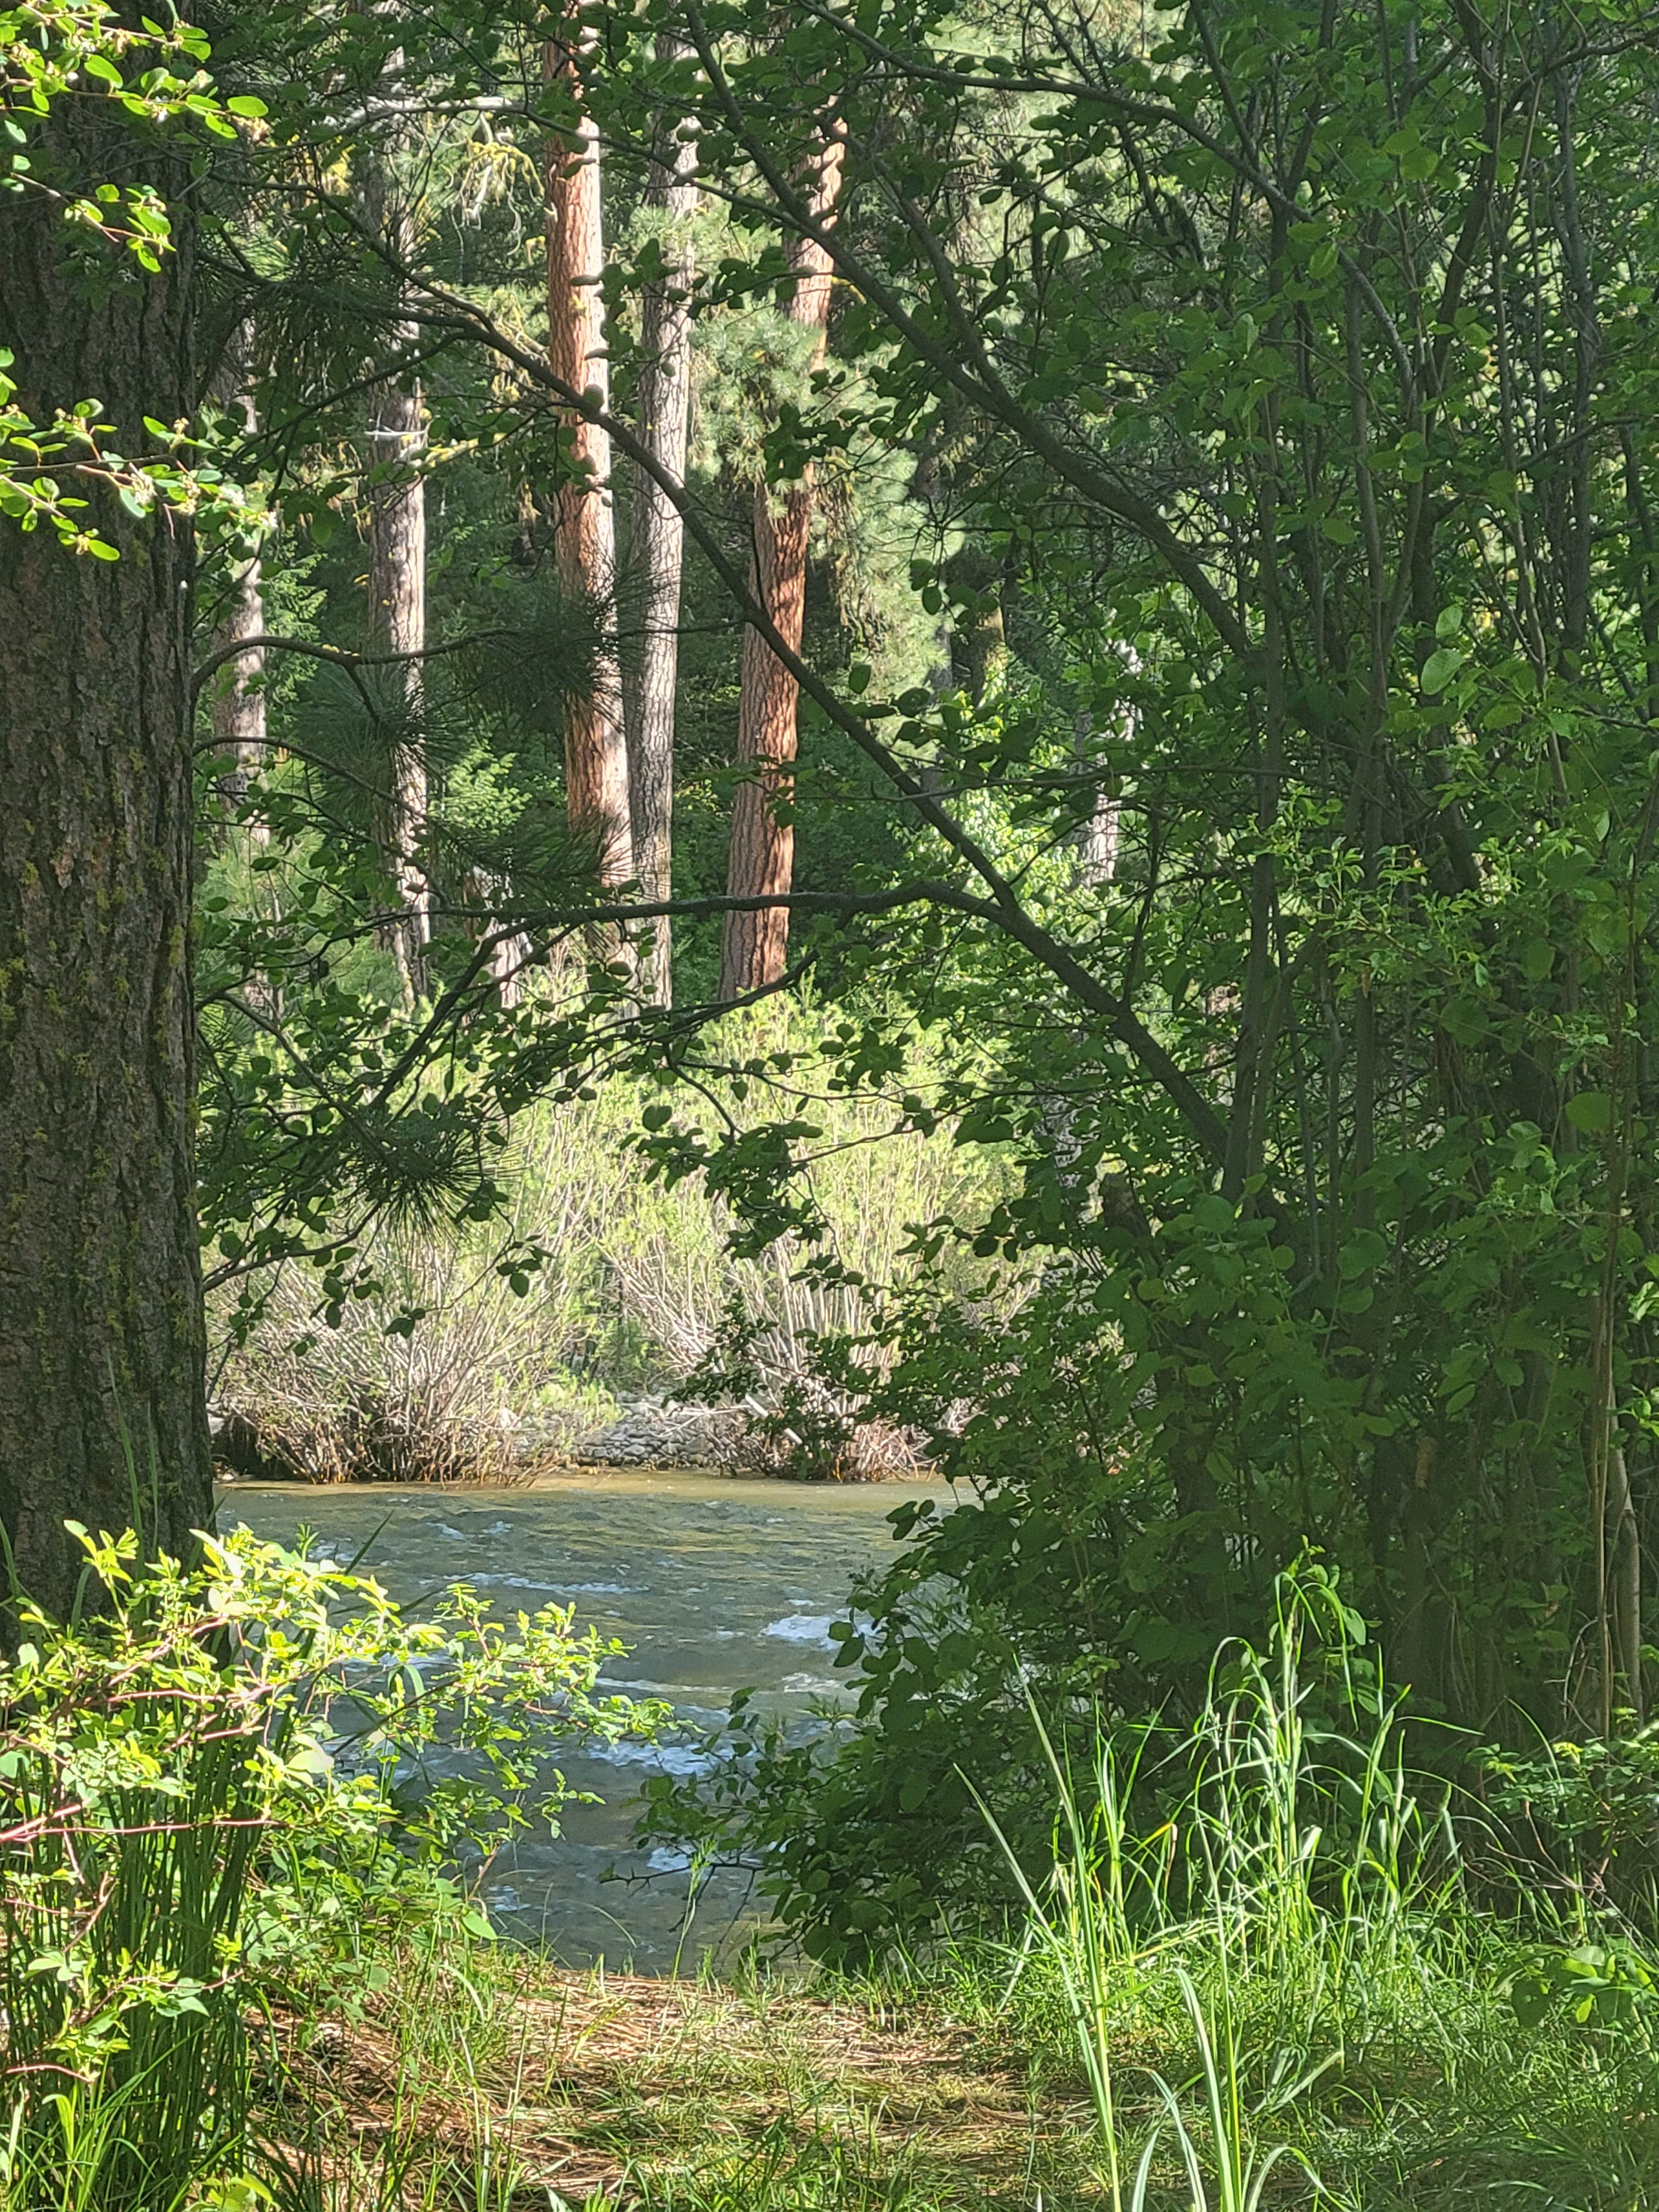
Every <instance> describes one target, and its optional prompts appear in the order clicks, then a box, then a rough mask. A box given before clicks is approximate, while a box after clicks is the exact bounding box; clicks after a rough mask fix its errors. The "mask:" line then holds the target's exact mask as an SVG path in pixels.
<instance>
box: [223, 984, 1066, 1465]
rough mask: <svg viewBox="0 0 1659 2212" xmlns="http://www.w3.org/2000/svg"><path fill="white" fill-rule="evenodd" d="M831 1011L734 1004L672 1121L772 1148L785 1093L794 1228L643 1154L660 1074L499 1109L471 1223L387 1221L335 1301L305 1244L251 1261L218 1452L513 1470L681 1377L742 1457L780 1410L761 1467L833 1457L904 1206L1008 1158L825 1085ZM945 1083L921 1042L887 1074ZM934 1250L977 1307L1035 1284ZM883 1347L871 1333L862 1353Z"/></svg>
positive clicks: (712, 1139)
mask: <svg viewBox="0 0 1659 2212" xmlns="http://www.w3.org/2000/svg"><path fill="white" fill-rule="evenodd" d="M834 1028H835V1023H834V1017H833V1016H832V1015H831V1014H829V1013H828V1012H824V1011H823V1010H822V1009H820V1008H817V1007H815V1006H811V1005H808V1006H793V1005H789V1004H787V1003H785V1004H783V1005H781V1006H775V1007H773V1008H770V1009H768V1010H766V1011H764V1012H760V1011H757V1012H752V1013H749V1014H733V1015H731V1016H728V1017H727V1018H726V1020H725V1021H724V1022H723V1023H722V1024H720V1025H719V1027H718V1028H717V1029H716V1030H715V1031H714V1033H713V1035H712V1036H708V1038H707V1039H706V1040H705V1041H704V1042H703V1044H702V1048H700V1052H699V1054H698V1055H697V1058H696V1060H692V1061H690V1063H689V1064H687V1065H684V1066H683V1069H682V1075H683V1077H684V1078H685V1079H695V1080H696V1085H697V1088H696V1091H693V1092H690V1094H689V1097H677V1100H676V1127H677V1133H678V1134H679V1136H680V1137H681V1139H683V1140H684V1141H687V1142H696V1143H697V1144H700V1145H706V1146H711V1147H712V1146H715V1145H716V1144H720V1143H721V1142H728V1141H732V1140H736V1141H738V1142H741V1140H742V1139H743V1136H744V1133H745V1132H748V1133H750V1142H751V1144H752V1143H756V1142H758V1143H759V1144H761V1145H770V1144H771V1143H772V1142H773V1141H774V1136H773V1133H774V1131H775V1126H776V1122H777V1120H778V1117H779V1115H780V1114H782V1115H784V1116H785V1117H786V1118H787V1120H788V1121H790V1123H791V1125H792V1127H793V1133H794V1144H795V1157H794V1158H793V1163H792V1165H793V1171H794V1173H795V1175H796V1176H798V1178H799V1189H800V1191H801V1193H802V1195H803V1196H804V1198H805V1200H806V1202H807V1204H808V1206H810V1208H811V1217H812V1218H811V1230H812V1232H813V1241H812V1242H811V1243H805V1242H804V1241H803V1240H802V1239H801V1238H800V1237H799V1236H798V1235H796V1234H793V1233H792V1232H788V1231H786V1232H785V1233H784V1234H783V1235H782V1236H780V1237H771V1238H769V1239H765V1240H757V1239H754V1238H752V1237H750V1238H749V1239H747V1240H745V1239H744V1237H742V1235H741V1233H740V1227H741V1225H740V1224H739V1222H738V1219H737V1218H735V1217H734V1215H733V1212H732V1207H731V1206H730V1205H729V1204H727V1203H726V1201H724V1200H722V1199H721V1198H720V1196H719V1194H717V1193H715V1192H711V1191H710V1190H709V1189H708V1187H707V1185H706V1184H705V1183H704V1182H703V1181H702V1179H701V1178H698V1177H692V1176H688V1177H684V1178H682V1179H680V1180H678V1181H676V1182H667V1181H666V1180H665V1178H664V1177H663V1176H660V1175H653V1172H652V1169H651V1162H650V1160H649V1158H648V1156H647V1153H646V1152H645V1151H644V1150H643V1148H642V1146H641V1136H642V1134H648V1132H649V1129H650V1126H651V1121H650V1110H651V1109H652V1107H653V1103H655V1102H656V1101H658V1100H659V1098H660V1097H662V1095H663V1093H662V1086H661V1085H660V1084H659V1083H655V1082H651V1081H648V1080H646V1079H641V1077H639V1076H636V1075H633V1076H631V1075H629V1074H628V1073H622V1074H618V1075H615V1076H613V1077H611V1079H609V1080H607V1081H606V1082H605V1084H604V1085H602V1086H600V1087H599V1088H597V1089H594V1090H592V1093H591V1095H589V1096H586V1097H576V1098H574V1099H571V1100H569V1101H567V1102H565V1103H562V1105H560V1106H559V1107H557V1108H552V1107H550V1106H546V1105H541V1106H532V1107H529V1108H526V1109H525V1110H524V1111H523V1112H522V1113H520V1115H517V1116H516V1117H515V1118H514V1120H513V1123H512V1125H511V1127H510V1130H509V1131H508V1133H507V1138H506V1142H505V1145H504V1147H503V1152H502V1156H501V1160H500V1162H499V1164H498V1169H497V1172H498V1173H499V1174H500V1175H501V1177H502V1179H503V1182H504V1183H505V1186H506V1189H507V1197H506V1199H505V1200H504V1203H503V1205H502V1206H501V1209H500V1210H499V1211H496V1212H492V1213H491V1214H490V1216H489V1218H488V1219H487V1220H485V1221H483V1222H481V1223H475V1224H471V1225H466V1224H462V1225H445V1224H442V1223H437V1224H435V1223H434V1222H432V1221H431V1220H430V1219H429V1218H427V1217H425V1216H423V1215H422V1213H421V1212H418V1211H416V1212H414V1213H413V1214H412V1215H408V1214H405V1215H402V1216H399V1215H398V1213H396V1212H393V1214H392V1216H391V1217H390V1218H387V1217H386V1216H382V1217H381V1218H379V1219H377V1220H376V1221H375V1222H374V1224H373V1225H370V1226H369V1227H368V1229H367V1230H366V1231H365V1232H364V1234H363V1235H362V1237H361V1239H360V1240H359V1241H358V1243H357V1244H356V1246H355V1247H353V1248H351V1249H349V1254H348V1255H347V1259H348V1262H349V1264H350V1265H351V1266H352V1267H353V1268H354V1269H355V1273H354V1277H353V1281H352V1287H351V1291H350V1294H349V1296H346V1295H343V1296H342V1297H340V1299H339V1300H338V1302H337V1304H335V1305H334V1306H333V1307H332V1308H331V1310H327V1311H323V1310H319V1300H318V1287H317V1282H316V1279H315V1276H314V1273H313V1271H311V1270H310V1269H308V1268H306V1267H302V1266H301V1265H300V1264H299V1263H298V1262H297V1261H289V1262H288V1263H286V1264H284V1265H283V1266H280V1267H276V1269H274V1270H272V1271H269V1272H267V1273H262V1274H261V1276H260V1277H259V1279H258V1292H257V1297H254V1298H251V1299H250V1298H246V1297H245V1298H238V1297H235V1296H234V1295H233V1294H232V1293H231V1291H229V1290H228V1289H227V1290H226V1291H225V1292H224V1293H223V1294H222V1296H221V1297H220V1298H219V1300H218V1301H217V1303H216V1306H215V1307H214V1309H213V1318H214V1320H215V1321H216V1325H217V1329H218V1335H219V1341H218V1342H217V1344H216V1345H211V1346H210V1360H211V1361H212V1372H213V1375H214V1378H215V1380H214V1389H213V1395H214V1397H215V1399H216V1401H217V1407H218V1410H219V1411H220V1413H221V1414H222V1417H223V1419H224V1421H225V1423H226V1425H227V1427H226V1429H223V1430H222V1431H221V1445H220V1449H221V1454H222V1456H223V1457H224V1458H226V1459H227V1460H228V1461H229V1462H230V1463H231V1464H232V1465H233V1466H234V1468H236V1470H237V1471H238V1472H240V1473H243V1474H265V1475H270V1476H284V1475H286V1476H290V1477H297V1478H299V1479H301V1480H312V1481H344V1480H354V1479H355V1480H365V1479H367V1480H375V1479H379V1480H402V1481H411V1480H412V1481H421V1480H452V1481H488V1480H501V1479H503V1478H507V1479H511V1478H512V1477H513V1476H514V1475H516V1474H522V1473H524V1472H526V1471H533V1469H534V1468H536V1467H537V1466H538V1464H545V1463H547V1462H558V1461H560V1460H562V1459H565V1458H568V1455H569V1454H570V1452H571V1450H572V1449H573V1448H574V1446H575V1445H576V1444H577V1443H578V1442H579V1441H580V1438H581V1437H583V1436H584V1435H586V1434H587V1433H588V1432H590V1431H594V1430H596V1429H598V1428H599V1427H600V1426H602V1425H603V1424H604V1423H605V1420H606V1419H611V1418H614V1417H615V1414H616V1411H617V1400H616V1394H617V1392H618V1391H619V1390H620V1391H629V1392H636V1391H641V1390H645V1391H653V1392H657V1393H668V1392H676V1391H678V1392H682V1393H684V1396H685V1398H686V1399H687V1400H688V1401H692V1402H698V1403H712V1404H713V1405H715V1406H723V1407H729V1408H731V1409H732V1413H734V1415H735V1417H736V1419H738V1421H739V1422H743V1423H744V1424H746V1425H748V1426H750V1427H751V1428H754V1429H755V1431H756V1434H755V1437H754V1439H753V1444H752V1446H751V1449H750V1456H755V1455H757V1454H758V1453H762V1452H764V1450H765V1449H766V1443H767V1433H768V1431H769V1429H770V1430H772V1431H784V1430H787V1431H789V1433H790V1436H791V1437H793V1439H794V1440H795V1441H794V1445H793V1449H791V1448H790V1447H789V1445H788V1443H787V1441H781V1443H780V1447H779V1449H776V1450H775V1451H774V1452H773V1454H772V1455H771V1458H770V1460H769V1461H767V1460H764V1459H762V1460H758V1461H757V1464H762V1465H764V1464H771V1465H773V1466H775V1468H776V1470H777V1471H779V1472H781V1473H799V1474H807V1475H813V1474H817V1475H822V1474H824V1473H825V1472H826V1471H828V1470H829V1468H832V1467H833V1466H834V1465H835V1463H836V1448H837V1446H838V1445H839V1444H840V1443H842V1441H843V1440H844V1438H845V1437H846V1436H847V1435H848V1434H849V1433H851V1432H853V1431H857V1430H859V1429H860V1428H862V1429H864V1430H866V1431H869V1430H872V1427H873V1424H872V1421H871V1420H870V1419H866V1418H865V1407H866V1401H867V1398H868V1394H869V1383H868V1381H867V1380H866V1379H863V1378H861V1379H860V1385H859V1387H857V1388H856V1389H840V1390H837V1389H834V1388H833V1387H832V1384H831V1383H830V1382H829V1380H827V1379H826V1376H825V1373H824V1355H825V1354H826V1353H828V1352H829V1351H830V1350H831V1349H832V1348H833V1347H834V1346H836V1344H837V1343H839V1342H841V1341H843V1340H854V1341H860V1342H866V1343H867V1342H869V1341H870V1340H872V1337H873V1335H874V1333H875V1331H876V1328H877V1325H878V1320H879V1318H880V1316H881V1314H882V1313H883V1312H884V1310H886V1309H887V1307H888V1306H889V1305H890V1304H891V1302H892V1301H893V1300H894V1298H895V1297H902V1295H903V1293H904V1291H905V1289H906V1287H907V1286H908V1285H910V1284H912V1283H914V1282H915V1281H916V1280H917V1279H918V1277H919V1276H920V1275H921V1274H922V1273H923V1272H924V1261H923V1259H922V1255H921V1253H920V1252H919V1250H918V1249H917V1240H918V1238H919V1237H921V1236H922V1235H923V1234H924V1233H925V1231H923V1229H922V1227H921V1225H925V1224H927V1223H930V1222H933V1221H935V1220H938V1219H939V1218H950V1219H951V1220H954V1221H957V1222H959V1223H961V1224H963V1225H965V1226H966V1227H967V1228H968V1229H969V1231H970V1232H976V1231H977V1230H978V1229H979V1228H980V1227H981V1226H982V1225H983V1224H984V1222H985V1221H986V1219H987V1218H988V1217H989V1215H990V1212H991V1211H992V1209H993V1207H994V1206H995V1205H996V1204H997V1203H998V1202H999V1201H1000V1200H1001V1199H1002V1198H1003V1197H1004V1196H1005V1195H1006V1192H1007V1191H1008V1189H1009V1188H1011V1183H1012V1176H1013V1172H1014V1171H1013V1169H1012V1164H1011V1163H1010V1162H1009V1161H1008V1159H1007V1158H1006V1146H1005V1147H998V1146H982V1145H970V1146H961V1145H957V1144H956V1143H954V1142H953V1141H952V1136H951V1132H949V1131H948V1130H945V1129H942V1128H941V1129H939V1130H936V1131H934V1132H932V1133H923V1132H921V1131H918V1130H916V1129H915V1128H911V1127H906V1126H905V1121H906V1117H905V1112H904V1108H903V1104H902V1099H901V1096H900V1088H901V1087H897V1086H896V1087H894V1088H892V1089H891V1091H890V1095H885V1096H884V1095H883V1092H882V1091H881V1090H880V1089H876V1090H867V1089H857V1090H852V1091H848V1089H847V1088H845V1087H843V1086H842V1085H840V1084H839V1083H838V1081H837V1064H836V1053H835V1036H834ZM937 1080H938V1074H937V1072H936V1071H930V1068H929V1066H928V1057H927V1054H926V1052H925V1050H924V1051H921V1052H918V1053H917V1054H914V1055H913V1056H912V1057H911V1059H910V1060H909V1061H908V1064H907V1066H906V1068H905V1070H904V1083H903V1085H902V1090H903V1091H904V1092H905V1093H906V1094H907V1095H908V1096H911V1097H914V1096H915V1094H916V1092H917V1091H918V1090H919V1089H920V1090H926V1089H927V1088H930V1087H932V1086H933V1085H934V1084H935V1083H936V1082H937ZM642 1116H644V1117H646V1118H645V1121H644V1125H643V1131H642V1126H641V1117H642ZM734 1247H736V1249H734ZM925 1272H926V1273H927V1277H928V1280H929V1282H930V1285H931V1286H932V1289H933V1294H934V1295H943V1296H947V1297H950V1296H954V1297H959V1298H961V1299H962V1300H963V1303H964V1304H965V1305H966V1306H968V1307H969V1308H970V1309H971V1310H975V1311H978V1312H981V1313H982V1314H983V1315H984V1316H985V1318H986V1320H987V1324H989V1325H995V1323H996V1322H998V1321H999V1320H1000V1321H1006V1320H1007V1319H1008V1318H1009V1317H1011V1316H1012V1314H1013V1313H1014V1312H1015V1311H1016V1310H1018V1305H1019V1304H1020V1302H1021V1299H1022V1297H1023V1296H1024V1288H1025V1285H1024V1282H1023V1280H1022V1279H1021V1276H1020V1273H1019V1272H1018V1271H1017V1270H1012V1269H1004V1270H1001V1271H1000V1272H999V1273H998V1274H997V1275H995V1276H993V1274H992V1273H991V1271H990V1270H989V1269H988V1268H987V1267H986V1265H985V1263H984V1262H983V1261H976V1260H975V1258H974V1257H973V1256H972V1255H971V1253H969V1252H968V1251H967V1250H966V1249H965V1248H964V1249H963V1250H962V1251H961V1252H960V1253H959V1255H956V1256H954V1257H953V1261H952V1263H951V1266H950V1267H948V1269H947V1270H945V1272H944V1273H942V1274H941V1273H940V1271H939V1270H938V1269H937V1268H928V1269H926V1270H925ZM890 1364H891V1358H890V1355H889V1354H887V1353H884V1352H880V1351H879V1350H878V1353H877V1357H876V1359H875V1362H874V1366H873V1369H872V1373H873V1374H875V1375H879V1374H880V1373H882V1372H884V1371H885V1370H886V1369H887V1368H888V1367H890ZM745 1408H749V1409H752V1410H749V1411H745ZM877 1449H878V1446H877ZM910 1463H911V1462H905V1461H901V1462H900V1464H901V1465H908V1464H910Z"/></svg>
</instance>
